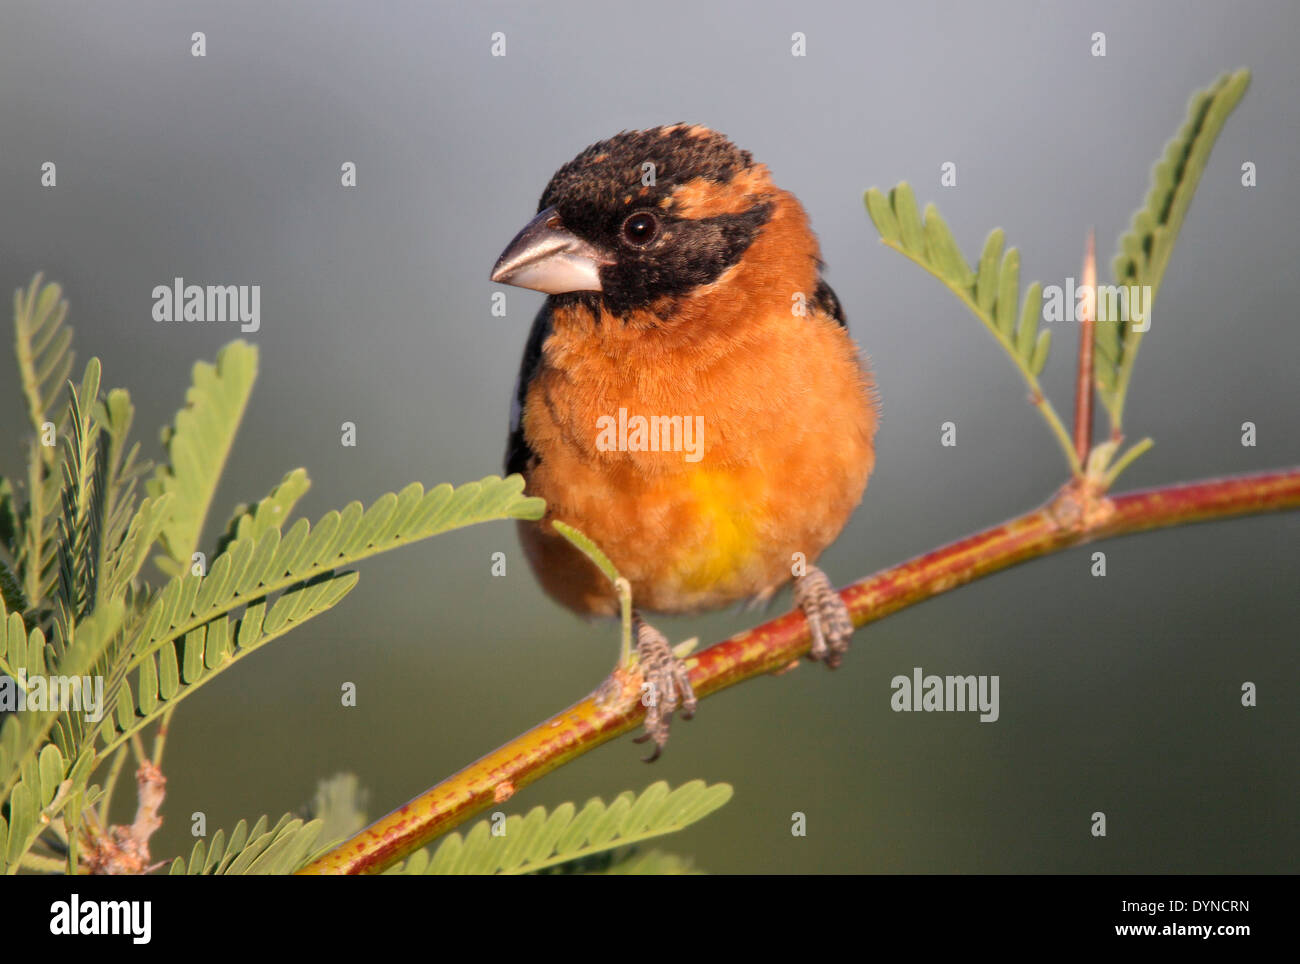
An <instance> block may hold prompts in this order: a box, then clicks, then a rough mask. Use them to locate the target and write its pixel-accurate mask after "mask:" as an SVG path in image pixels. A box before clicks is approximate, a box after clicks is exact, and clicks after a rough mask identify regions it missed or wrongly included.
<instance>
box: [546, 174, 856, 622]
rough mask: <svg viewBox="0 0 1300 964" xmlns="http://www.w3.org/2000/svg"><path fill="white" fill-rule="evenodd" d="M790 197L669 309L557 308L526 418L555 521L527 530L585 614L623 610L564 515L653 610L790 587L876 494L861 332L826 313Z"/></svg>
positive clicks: (813, 256)
mask: <svg viewBox="0 0 1300 964" xmlns="http://www.w3.org/2000/svg"><path fill="white" fill-rule="evenodd" d="M775 196H776V199H777V203H776V204H775V205H774V210H773V216H772V218H771V219H770V221H769V222H768V224H767V225H766V226H765V227H764V228H763V230H762V231H761V232H760V234H759V236H758V237H757V238H756V239H755V241H754V243H753V244H752V245H751V247H750V250H749V251H748V252H746V255H745V257H744V258H743V259H742V261H741V262H740V263H739V264H737V265H735V266H734V267H732V268H730V269H728V270H727V271H726V272H724V273H723V275H722V276H721V277H720V278H719V279H718V280H717V281H716V282H715V283H713V284H711V285H708V286H706V287H705V288H703V289H700V290H698V291H696V292H694V293H692V295H691V296H690V297H688V298H686V299H682V300H680V301H679V302H678V303H677V304H675V305H674V307H673V310H672V311H671V312H668V313H667V314H666V315H664V314H655V313H654V312H645V313H642V314H638V315H634V316H632V317H630V318H624V319H615V318H609V317H602V318H596V317H594V316H593V315H592V314H591V312H590V311H588V310H587V309H585V308H582V307H574V308H566V309H562V310H557V311H556V312H555V315H554V321H553V331H552V334H551V335H550V337H549V338H548V339H547V341H546V342H545V344H544V345H543V349H542V361H541V364H540V366H539V368H538V370H537V373H536V375H535V376H534V378H533V380H532V382H531V383H530V385H529V386H528V389H527V392H526V394H525V397H524V411H523V421H522V425H523V430H524V436H525V438H526V439H527V442H528V444H529V447H530V448H531V449H532V451H533V452H534V453H535V454H536V456H537V457H538V459H537V462H536V463H535V464H534V465H533V466H532V467H531V468H530V470H529V472H528V486H527V491H528V492H529V493H530V494H532V495H539V496H541V497H543V498H544V499H546V502H547V517H546V518H545V519H544V520H542V521H541V522H539V523H524V524H522V525H521V535H522V538H523V543H524V547H525V551H526V552H527V554H528V556H529V560H530V562H531V563H532V565H533V568H534V569H535V570H536V572H537V575H538V577H539V579H540V581H541V583H542V586H543V587H544V588H545V589H546V591H547V592H548V593H550V594H551V595H552V596H554V597H555V598H556V599H557V600H558V601H560V602H561V603H563V604H565V605H566V606H568V607H570V608H571V609H574V610H577V611H579V612H584V613H615V612H617V601H616V598H615V596H614V593H613V590H612V588H611V587H610V586H609V583H608V581H607V580H606V579H605V577H604V576H603V575H601V574H600V572H599V571H598V570H596V569H595V567H594V566H592V565H591V564H590V563H588V562H587V560H586V559H585V558H584V557H583V556H581V555H580V554H579V553H577V552H576V550H574V549H573V548H572V547H571V546H569V544H568V543H567V542H565V541H564V540H563V539H562V538H560V537H559V536H558V535H556V534H555V533H554V530H553V529H552V528H551V526H550V520H551V519H560V520H562V521H564V522H567V523H569V524H571V525H574V526H577V527H578V528H580V529H582V530H583V531H584V532H586V533H587V534H588V535H589V536H591V537H592V538H593V539H594V540H595V541H596V543H597V544H598V545H599V546H600V547H601V548H602V549H603V550H604V551H605V552H606V553H607V554H608V555H609V557H610V559H611V560H612V561H613V563H614V564H615V566H617V567H618V569H619V570H620V571H621V572H622V573H623V575H624V576H626V577H627V578H628V580H629V581H630V582H631V583H632V592H633V600H634V602H635V604H636V605H637V606H638V607H639V608H643V609H647V610H651V611H659V612H690V611H695V610H700V609H708V608H713V607H717V606H721V605H725V604H727V603H730V602H733V601H736V600H740V599H746V598H749V597H755V596H765V595H768V594H771V593H772V592H774V591H776V589H778V588H779V587H780V586H781V585H782V584H784V583H785V582H787V581H789V580H790V579H791V577H792V567H793V566H794V564H795V562H796V561H797V559H799V558H802V559H804V560H806V561H807V562H809V563H811V562H813V561H814V560H815V559H816V558H817V557H818V555H819V554H820V553H821V552H822V550H823V549H825V548H826V547H827V546H828V545H829V544H830V543H831V542H832V541H833V540H834V539H835V537H836V536H837V535H838V534H839V532H840V530H841V529H842V528H843V527H844V525H845V523H846V522H847V521H848V518H849V516H850V514H851V513H852V511H853V509H854V507H855V506H856V505H857V504H858V502H859V500H860V499H861V497H862V493H863V491H864V490H865V488H866V483H867V477H868V475H869V474H870V472H871V468H872V465H873V463H874V451H873V439H874V436H875V431H876V422H877V411H876V401H875V391H874V387H873V385H872V381H871V377H870V374H869V373H868V371H867V368H866V363H865V359H860V358H859V354H858V349H857V346H856V345H855V344H854V343H853V341H852V339H851V338H850V337H849V335H848V332H847V331H846V329H844V328H843V327H842V326H841V325H840V324H838V322H836V321H835V320H834V319H832V318H829V317H827V316H826V315H824V314H823V313H821V312H820V311H818V310H817V309H816V308H815V307H814V306H813V302H814V299H813V293H814V291H815V290H816V288H817V284H818V280H819V262H818V251H817V242H816V239H815V237H814V236H813V234H812V232H811V231H810V230H809V228H808V224H807V220H806V216H805V215H804V213H803V210H802V208H801V207H800V206H799V204H798V202H797V201H796V200H795V199H794V198H793V196H791V195H789V194H787V193H785V192H781V191H777V192H776V195H775ZM801 304H803V305H807V306H808V307H807V310H806V313H805V314H802V315H801V314H799V313H798V311H797V310H794V309H796V308H797V307H798V306H799V305H801ZM796 554H799V555H796Z"/></svg>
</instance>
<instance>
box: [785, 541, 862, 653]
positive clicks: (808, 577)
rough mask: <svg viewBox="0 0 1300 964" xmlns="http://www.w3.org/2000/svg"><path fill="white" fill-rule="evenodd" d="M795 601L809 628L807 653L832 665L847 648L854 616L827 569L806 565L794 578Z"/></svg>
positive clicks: (851, 636) (851, 633)
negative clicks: (809, 644) (810, 639)
mask: <svg viewBox="0 0 1300 964" xmlns="http://www.w3.org/2000/svg"><path fill="white" fill-rule="evenodd" d="M794 601H795V605H796V606H798V607H799V608H800V609H802V610H803V614H804V616H805V617H806V618H807V619H808V628H809V630H810V631H811V632H812V649H811V650H810V651H809V653H808V655H809V656H810V657H812V658H813V659H815V660H819V661H821V662H823V663H825V664H826V667H827V669H835V667H837V666H839V665H840V660H842V659H843V658H844V654H845V653H847V652H848V651H849V640H850V639H852V638H853V620H852V619H851V618H850V617H849V607H848V606H846V605H844V600H843V599H841V598H840V595H839V593H837V592H836V591H835V587H834V586H832V585H831V581H830V580H829V579H827V578H826V573H824V572H822V571H821V570H820V569H818V568H817V567H816V566H809V567H808V568H807V570H806V571H805V572H804V574H803V575H802V576H799V577H798V578H796V579H795V581H794Z"/></svg>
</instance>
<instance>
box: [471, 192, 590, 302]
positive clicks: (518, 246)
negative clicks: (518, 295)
mask: <svg viewBox="0 0 1300 964" xmlns="http://www.w3.org/2000/svg"><path fill="white" fill-rule="evenodd" d="M607 264H613V259H611V258H609V257H607V256H606V255H605V254H604V253H603V252H601V251H600V250H599V249H597V248H596V247H594V246H593V245H591V244H588V243H587V242H586V241H584V240H582V239H581V238H580V237H578V236H577V235H576V234H574V233H573V232H572V231H570V230H569V229H568V228H566V227H565V226H564V222H563V221H561V220H560V216H559V215H558V214H556V213H555V208H547V209H546V210H545V211H542V212H541V213H540V214H538V215H537V217H535V218H533V219H532V220H531V221H529V222H528V224H526V225H525V226H524V229H523V230H522V231H520V232H519V233H518V234H516V235H515V239H514V240H513V241H511V242H510V244H509V245H507V246H506V249H505V251H503V252H502V253H501V257H499V258H497V264H496V267H495V268H493V269H492V280H493V281H495V282H497V283H498V284H505V285H518V286H519V287H520V288H532V289H533V290H534V291H544V292H546V293H547V294H548V295H558V294H562V293H563V292H565V291H600V290H601V288H600V269H601V266H602V265H607Z"/></svg>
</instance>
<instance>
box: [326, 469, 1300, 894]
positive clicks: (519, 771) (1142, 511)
mask: <svg viewBox="0 0 1300 964" xmlns="http://www.w3.org/2000/svg"><path fill="white" fill-rule="evenodd" d="M1297 508H1300V467H1296V468H1291V469H1285V470H1282V471H1277V472H1267V473H1264V474H1260V475H1246V476H1237V477H1234V478H1227V479H1211V480H1208V481H1204V482H1193V483H1190V484H1185V485H1174V486H1168V487H1165V488H1159V489H1148V490H1146V491H1142V492H1131V493H1128V494H1126V495H1119V496H1114V497H1109V498H1107V497H1104V496H1097V495H1095V494H1094V493H1092V492H1091V491H1090V490H1089V487H1088V486H1087V485H1081V484H1077V483H1071V484H1070V485H1068V486H1067V487H1066V488H1065V489H1063V490H1062V491H1061V493H1060V494H1058V495H1057V496H1056V497H1055V498H1054V499H1052V500H1051V501H1050V502H1048V503H1047V504H1046V505H1044V506H1043V507H1041V508H1039V509H1036V510H1034V511H1033V512H1029V513H1027V514H1025V515H1022V516H1019V517H1017V518H1015V519H1012V520H1010V521H1008V522H1004V523H1003V524H1001V525H998V526H994V527H993V528H991V529H986V530H984V531H983V532H979V533H976V534H975V535H972V536H969V537H967V538H965V539H961V540H959V541H957V542H954V543H951V544H950V545H947V546H944V547H943V548H941V549H936V550H935V551H933V552H929V553H926V554H925V555H923V556H918V557H916V558H915V559H912V560H910V561H908V562H905V563H902V564H901V565H898V566H895V567H893V568H891V569H885V570H883V571H881V572H878V573H876V574H875V575H873V576H868V577H867V578H865V579H862V580H860V581H859V582H856V583H854V584H852V585H851V586H848V587H847V588H845V589H844V590H843V591H842V592H841V595H842V597H843V598H844V601H845V603H847V605H848V607H849V611H850V613H852V616H853V622H854V625H855V626H859V627H861V626H865V625H866V624H867V623H871V622H875V621H876V620H878V619H882V618H884V617H885V616H888V615H890V614H891V613H895V612H897V611H898V610H900V609H905V608H906V607H908V606H912V605H915V604H916V603H918V602H921V601H922V600H925V599H929V598H930V597H932V596H937V595H939V594H940V593H944V592H948V591H949V590H952V589H956V588H957V587H958V586H964V585H966V584H967V583H969V582H972V581H974V580H976V579H979V578H981V577H984V576H988V575H991V574H993V573H995V572H1000V571H1001V570H1003V569H1007V568H1009V567H1010V566H1014V565H1016V564H1017V563H1021V562H1025V561H1027V560H1030V559H1037V558H1039V557H1040V556H1046V555H1049V554H1050V553H1053V552H1060V551H1061V550H1063V549H1068V548H1070V547H1072V546H1077V545H1081V544H1082V543H1085V542H1091V541H1094V540H1098V539H1107V538H1110V537H1113V536H1121V535H1129V534H1131V533H1135V532H1143V531H1146V530H1148V529H1162V528H1166V527H1169V526H1176V525H1185V524H1187V523H1191V522H1206V521H1211V520H1218V519H1230V518H1233V517H1235V516H1245V515H1257V514H1260V513H1264V512H1276V511H1282V510H1287V509H1297ZM808 647H809V637H808V624H807V622H806V621H805V620H804V617H803V615H802V614H801V613H798V612H792V613H788V614H786V615H784V616H782V617H780V618H778V619H774V620H772V621H771V622H768V623H764V624H763V625H762V626H758V627H757V628H755V629H751V630H748V631H746V632H743V633H740V634H739V635H736V636H733V637H731V638H730V639H728V640H726V641H724V642H721V643H718V644H717V645H715V646H711V647H709V648H708V649H706V650H703V651H702V652H700V653H698V654H696V655H695V656H693V657H692V659H691V661H690V665H691V682H692V684H693V685H694V687H695V692H696V694H697V695H698V696H700V697H701V698H703V697H706V696H708V695H710V694H712V693H716V692H718V691H719V690H723V689H726V688H727V687H729V686H734V685H736V684H737V683H741V682H744V681H745V680H748V679H753V678H754V677H756V676H761V675H763V674H766V673H772V672H775V671H778V670H781V669H784V668H787V667H790V666H792V665H794V664H796V663H797V661H798V660H799V659H800V658H801V657H802V656H804V655H805V654H806V653H807V652H808ZM638 682H639V680H638V679H636V678H635V677H633V676H631V675H628V677H627V678H626V679H625V680H624V683H625V685H624V687H623V690H622V693H621V695H618V696H616V697H615V698H612V699H610V700H608V702H606V703H605V704H603V705H600V706H598V705H597V704H596V701H595V699H594V696H588V697H587V698H586V699H583V700H581V701H579V702H578V703H575V704H574V705H573V706H571V707H569V708H568V709H566V710H564V711H562V712H560V713H558V714H556V715H555V716H553V717H551V718H550V719H549V720H546V721H545V722H543V723H541V724H540V725H538V726H536V727H534V728H533V729H531V730H529V731H528V732H527V733H524V734H522V735H521V736H519V737H517V738H515V739H514V740H511V741H510V742H509V743H507V744H506V745H505V746H503V747H501V748H500V749H498V750H496V751H494V752H492V753H489V754H488V755H487V756H485V757H483V758H482V759H481V760H479V761H478V762H477V763H473V764H471V765H470V766H468V767H466V768H465V769H464V770H462V771H460V772H459V773H457V774H455V775H454V776H451V777H449V778H448V779H446V780H444V781H443V782H441V783H439V784H438V785H437V786H435V787H433V788H432V789H430V790H428V791H426V792H425V793H423V794H421V795H420V796H419V797H416V798H415V799H414V800H412V801H411V802H410V803H408V804H406V805H405V806H403V807H402V808H400V809H398V810H395V811H393V812H392V813H390V814H389V815H388V816H386V817H384V818H383V819H381V820H379V821H377V822H376V823H374V824H373V825H372V826H370V827H368V828H367V829H365V830H363V831H362V832H361V833H359V834H357V835H356V836H355V837H353V838H352V839H351V840H349V841H347V842H346V843H344V844H342V845H340V846H339V847H337V848H335V849H334V850H333V851H331V852H329V853H328V854H326V855H325V856H323V857H321V858H320V859H319V860H317V861H315V862H314V863H312V864H310V865H309V866H308V867H306V868H305V869H304V870H303V873H317V874H328V873H341V874H364V873H377V872H379V871H381V870H383V869H384V868H385V867H387V866H389V865H390V864H392V863H394V862H395V861H397V860H400V859H401V858H402V857H404V856H406V855H407V854H409V853H411V852H412V851H414V850H417V849H419V848H420V847H422V846H424V845H425V844H427V843H429V842H430V841H431V840H433V839H434V838H436V837H438V836H439V835H441V834H443V833H446V832H447V831H448V830H450V829H452V828H453V827H455V826H457V825H458V824H460V823H463V822H464V821H466V820H468V819H469V818H470V817H472V816H474V815H475V814H477V813H480V812H481V811H483V810H486V809H488V808H489V807H492V806H494V805H498V804H500V803H502V802H504V801H505V800H507V799H509V798H510V796H512V795H513V794H514V793H515V791H517V790H518V789H519V788H521V787H523V786H526V785H527V784H530V783H532V782H533V781H535V780H537V779H538V778H539V777H541V776H543V775H544V774H546V773H549V772H550V771H552V770H554V769H555V768H556V767H559V766H562V765H563V764H565V763H567V762H568V761H569V760H572V759H574V758H575V757H578V756H581V755H582V754H584V753H587V752H588V751H590V750H594V749H595V748H596V747H598V746H600V745H601V744H602V743H606V742H608V741H609V740H612V739H614V738H615V737H617V736H619V735H621V734H623V733H628V732H630V731H631V730H634V729H636V728H637V726H639V725H640V723H641V719H642V717H643V715H644V708H643V707H642V706H641V703H640V700H639V695H640V689H639V686H638Z"/></svg>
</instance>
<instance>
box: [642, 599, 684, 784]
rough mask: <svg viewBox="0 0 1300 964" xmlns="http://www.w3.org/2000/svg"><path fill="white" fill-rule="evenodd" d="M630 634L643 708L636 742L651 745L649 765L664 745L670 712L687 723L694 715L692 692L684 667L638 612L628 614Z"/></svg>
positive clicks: (661, 637)
mask: <svg viewBox="0 0 1300 964" xmlns="http://www.w3.org/2000/svg"><path fill="white" fill-rule="evenodd" d="M632 633H633V636H634V638H635V639H636V654H637V664H638V668H639V669H640V672H641V704H642V705H643V706H644V707H645V733H643V734H642V735H641V736H639V737H637V738H636V742H637V743H644V742H646V741H647V740H653V741H654V744H655V748H654V752H653V753H651V754H650V755H649V756H648V757H646V758H645V761H646V762H647V763H653V762H654V761H655V760H657V759H659V754H660V753H662V752H663V749H664V746H665V745H666V744H667V743H668V732H669V728H670V727H671V725H672V719H673V712H674V711H675V710H677V709H678V708H680V709H681V711H682V717H683V718H685V719H688V720H689V719H690V718H691V717H692V716H694V715H695V706H696V699H695V691H694V690H693V689H692V688H691V674H690V672H689V671H688V670H687V668H686V663H685V662H684V661H683V660H682V659H680V658H679V657H678V656H677V655H676V654H675V653H674V652H673V648H672V646H671V645H669V643H668V640H667V639H666V638H664V635H663V634H662V633H661V632H659V630H657V629H655V628H654V627H653V626H651V625H650V624H649V623H647V622H646V621H645V620H644V619H642V618H641V614H640V613H638V612H633V613H632Z"/></svg>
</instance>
